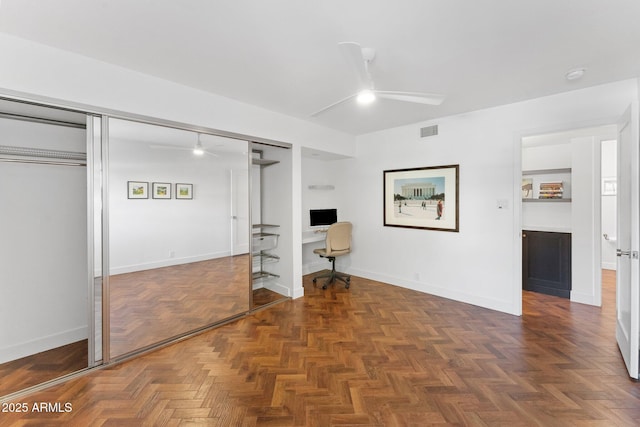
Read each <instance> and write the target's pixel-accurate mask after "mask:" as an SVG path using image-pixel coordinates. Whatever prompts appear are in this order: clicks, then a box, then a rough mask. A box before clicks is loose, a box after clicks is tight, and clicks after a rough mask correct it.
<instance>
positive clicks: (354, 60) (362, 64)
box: [338, 42, 373, 89]
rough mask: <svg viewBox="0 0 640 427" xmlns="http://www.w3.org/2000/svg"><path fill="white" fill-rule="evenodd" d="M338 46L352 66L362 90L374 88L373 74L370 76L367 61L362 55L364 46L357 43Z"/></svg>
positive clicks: (341, 43) (343, 43)
mask: <svg viewBox="0 0 640 427" xmlns="http://www.w3.org/2000/svg"><path fill="white" fill-rule="evenodd" d="M338 46H340V48H341V50H342V52H343V53H344V55H345V57H346V58H347V61H349V63H350V64H351V68H352V69H353V70H354V71H355V73H356V77H357V78H358V82H359V83H360V87H361V89H365V88H366V89H370V88H372V87H373V85H372V80H371V74H369V69H368V67H367V61H366V60H365V58H364V55H363V53H362V46H360V44H358V43H356V42H340V43H338Z"/></svg>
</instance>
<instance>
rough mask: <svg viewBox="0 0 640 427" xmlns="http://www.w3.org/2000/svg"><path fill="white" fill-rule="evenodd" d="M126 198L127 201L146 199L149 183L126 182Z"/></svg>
mask: <svg viewBox="0 0 640 427" xmlns="http://www.w3.org/2000/svg"><path fill="white" fill-rule="evenodd" d="M127 197H128V198H129V199H148V198H149V183H148V182H144V181H127Z"/></svg>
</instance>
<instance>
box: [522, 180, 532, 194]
mask: <svg viewBox="0 0 640 427" xmlns="http://www.w3.org/2000/svg"><path fill="white" fill-rule="evenodd" d="M522 198H523V199H533V178H522Z"/></svg>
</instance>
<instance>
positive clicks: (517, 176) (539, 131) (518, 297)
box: [513, 116, 620, 316]
mask: <svg viewBox="0 0 640 427" xmlns="http://www.w3.org/2000/svg"><path fill="white" fill-rule="evenodd" d="M619 120H620V116H612V117H606V118H601V119H597V120H590V121H585V122H569V123H565V124H563V125H558V126H550V127H541V128H535V129H530V130H527V131H522V132H518V133H516V134H515V135H514V145H515V149H514V150H513V152H514V158H513V165H514V171H513V174H514V175H513V176H514V179H513V181H514V183H515V185H514V190H513V191H514V192H513V198H514V209H513V211H514V229H513V252H514V254H515V257H516V260H521V259H522V227H523V225H524V224H523V218H522V202H521V189H520V182H521V177H522V139H523V138H526V137H531V136H536V135H543V134H553V133H564V132H571V131H578V130H580V129H588V128H598V127H602V126H616V125H617V124H618V122H619ZM594 137H595V138H594V144H591V145H590V147H589V149H594V145H597V146H598V147H599V143H600V140H601V139H602V138H600V135H594ZM596 142H597V143H596ZM594 156H595V157H596V158H594V160H595V161H600V152H599V151H598V150H596V152H595V153H594ZM593 179H594V181H597V182H599V181H600V165H597V174H594V177H593ZM594 187H596V188H597V191H599V188H600V186H599V184H598V185H597V186H596V185H595V184H594ZM592 208H593V210H594V212H593V214H594V227H593V230H592V234H593V239H594V242H596V243H594V244H596V245H597V247H594V252H596V253H597V254H600V253H601V242H600V223H599V221H600V220H601V212H600V209H601V201H600V199H599V198H594V203H593V204H592ZM596 267H597V268H596ZM596 270H597V271H600V263H599V262H598V263H597V265H594V268H593V271H592V272H590V274H592V275H594V285H595V286H596V287H598V286H599V289H595V292H594V303H597V304H596V305H600V304H601V300H602V280H601V278H599V276H597V274H598V273H597V272H596ZM513 281H514V292H513V307H514V314H516V315H520V316H521V315H522V263H521V262H515V268H514V271H513ZM572 301H574V300H573V299H572ZM575 302H579V303H582V301H575Z"/></svg>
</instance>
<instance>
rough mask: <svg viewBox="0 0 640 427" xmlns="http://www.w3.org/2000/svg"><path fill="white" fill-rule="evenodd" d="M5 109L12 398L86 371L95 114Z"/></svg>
mask: <svg viewBox="0 0 640 427" xmlns="http://www.w3.org/2000/svg"><path fill="white" fill-rule="evenodd" d="M0 112H1V113H2V118H0V137H1V139H2V142H0V200H2V202H1V205H0V236H2V237H0V325H2V327H0V378H1V380H0V396H4V395H7V394H11V393H15V392H18V391H20V390H22V389H25V388H27V387H31V386H35V385H38V384H40V383H43V382H45V381H49V380H52V379H55V378H58V377H61V376H63V375H66V374H69V373H72V372H75V371H78V370H81V369H84V368H86V367H87V365H88V361H87V360H88V338H89V328H90V325H89V324H88V323H89V322H88V319H89V312H88V309H89V305H88V303H87V301H88V295H87V294H88V289H89V286H88V283H87V279H88V277H89V273H88V269H87V265H88V259H87V247H88V236H87V168H86V161H85V158H86V142H87V141H86V130H85V127H86V125H85V120H86V116H85V115H84V114H79V113H72V112H65V111H60V110H55V109H50V108H45V107H39V106H33V105H30V104H26V103H19V104H16V103H12V102H9V101H0ZM14 114H19V116H14ZM51 119H55V120H51Z"/></svg>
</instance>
